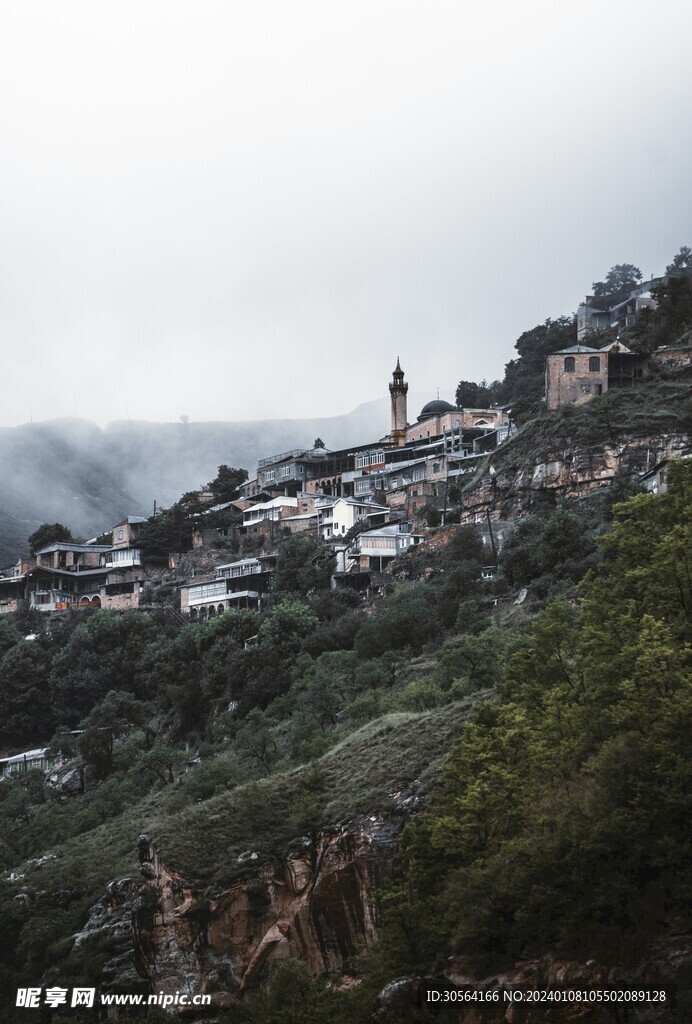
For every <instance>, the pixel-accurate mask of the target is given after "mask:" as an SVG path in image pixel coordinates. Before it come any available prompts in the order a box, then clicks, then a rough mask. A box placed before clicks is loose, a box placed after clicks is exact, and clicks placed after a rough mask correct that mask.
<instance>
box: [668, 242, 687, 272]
mask: <svg viewBox="0 0 692 1024" xmlns="http://www.w3.org/2000/svg"><path fill="white" fill-rule="evenodd" d="M690 271H692V249H691V248H690V247H689V245H681V246H680V251H679V252H677V253H676V254H675V256H674V257H673V260H672V262H671V263H669V264H668V266H667V267H666V274H679V273H689V272H690Z"/></svg>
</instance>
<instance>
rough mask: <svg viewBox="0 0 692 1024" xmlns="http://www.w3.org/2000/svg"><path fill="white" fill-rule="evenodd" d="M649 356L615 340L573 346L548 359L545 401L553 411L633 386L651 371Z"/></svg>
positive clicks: (553, 354) (549, 356)
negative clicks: (614, 389) (591, 345)
mask: <svg viewBox="0 0 692 1024" xmlns="http://www.w3.org/2000/svg"><path fill="white" fill-rule="evenodd" d="M648 369H649V357H648V356H646V355H638V354H637V353H636V352H632V351H630V349H628V348H627V346H626V345H623V344H622V343H621V342H619V341H613V342H611V344H610V345H606V346H605V347H604V348H589V347H588V346H587V345H571V346H570V347H569V348H563V349H561V350H560V351H559V352H551V353H550V355H548V356H546V360H545V402H546V407H547V409H548V411H549V412H552V411H553V410H555V409H559V408H560V406H562V405H583V404H584V403H585V402H590V401H591V400H592V399H593V398H597V397H598V396H599V395H604V394H605V393H606V392H607V391H610V390H611V389H612V388H623V387H632V385H633V384H636V383H637V381H638V380H641V378H642V377H643V376H644V375H645V374H646V373H648Z"/></svg>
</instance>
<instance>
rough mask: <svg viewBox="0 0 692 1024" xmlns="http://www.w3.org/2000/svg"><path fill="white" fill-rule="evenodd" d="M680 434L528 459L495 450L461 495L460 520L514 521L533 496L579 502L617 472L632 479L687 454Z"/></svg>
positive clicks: (551, 450)
mask: <svg viewBox="0 0 692 1024" xmlns="http://www.w3.org/2000/svg"><path fill="white" fill-rule="evenodd" d="M690 447H691V442H690V437H689V435H687V434H685V433H674V434H657V435H652V436H650V437H622V438H618V440H617V441H615V440H613V441H611V442H604V443H602V444H596V445H594V444H573V445H565V446H562V447H560V448H557V447H548V448H546V449H545V450H544V451H541V450H540V446H539V447H538V449H537V451H536V452H535V453H534V454H533V456H532V457H530V458H529V457H528V453H527V452H526V450H525V448H524V446H516V447H513V446H511V445H510V446H508V448H507V449H498V451H497V453H495V455H494V456H491V458H490V466H491V467H492V469H493V472H492V473H491V472H487V473H485V474H484V475H483V476H481V477H480V478H479V479H478V480H477V481H476V483H475V486H474V487H473V488H472V489H471V490H469V491H468V492H466V493H465V494H464V495H463V512H462V522H466V523H469V522H471V523H472V522H475V521H476V519H477V516H478V515H479V514H482V515H483V516H484V515H485V514H486V511H489V512H490V514H491V516H492V518H493V519H500V520H503V519H515V518H517V517H518V516H521V515H524V514H526V513H528V512H531V510H532V508H533V507H534V505H535V503H536V501H537V500H538V496H539V492H548V493H551V494H553V495H554V496H555V497H556V498H584V497H586V496H587V495H589V494H591V493H592V492H593V491H595V490H598V489H599V488H600V487H606V486H608V485H609V484H611V483H612V482H613V480H614V479H615V477H616V476H617V475H619V474H621V475H623V476H625V477H627V478H629V479H632V480H636V479H637V478H638V475H639V474H640V473H643V472H645V471H646V470H647V469H650V468H653V467H654V466H655V465H656V464H657V463H658V462H660V461H662V460H663V459H674V458H680V457H681V456H682V455H685V454H687V453H688V452H689V451H690Z"/></svg>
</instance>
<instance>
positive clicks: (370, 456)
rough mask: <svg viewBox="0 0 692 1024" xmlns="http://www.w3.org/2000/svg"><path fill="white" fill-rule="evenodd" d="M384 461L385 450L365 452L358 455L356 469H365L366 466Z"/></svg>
mask: <svg viewBox="0 0 692 1024" xmlns="http://www.w3.org/2000/svg"><path fill="white" fill-rule="evenodd" d="M383 462H384V451H377V452H363V453H362V454H361V455H356V469H363V468H364V467H365V466H379V465H380V464H381V463H383Z"/></svg>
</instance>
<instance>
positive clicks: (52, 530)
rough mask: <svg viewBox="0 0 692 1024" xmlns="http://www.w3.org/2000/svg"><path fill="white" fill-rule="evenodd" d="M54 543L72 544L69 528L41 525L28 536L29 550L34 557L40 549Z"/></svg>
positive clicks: (57, 525)
mask: <svg viewBox="0 0 692 1024" xmlns="http://www.w3.org/2000/svg"><path fill="white" fill-rule="evenodd" d="M56 541H64V542H67V543H71V542H73V541H74V537H73V536H72V531H71V530H70V528H69V527H67V526H63V524H62V523H42V524H41V525H40V526H39V528H38V529H37V530H34V532H33V533H32V534H30V536H29V550H30V551H31V554H32V555H35V554H36V552H37V551H40V550H41V548H45V547H47V546H48V545H49V544H55V543H56Z"/></svg>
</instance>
